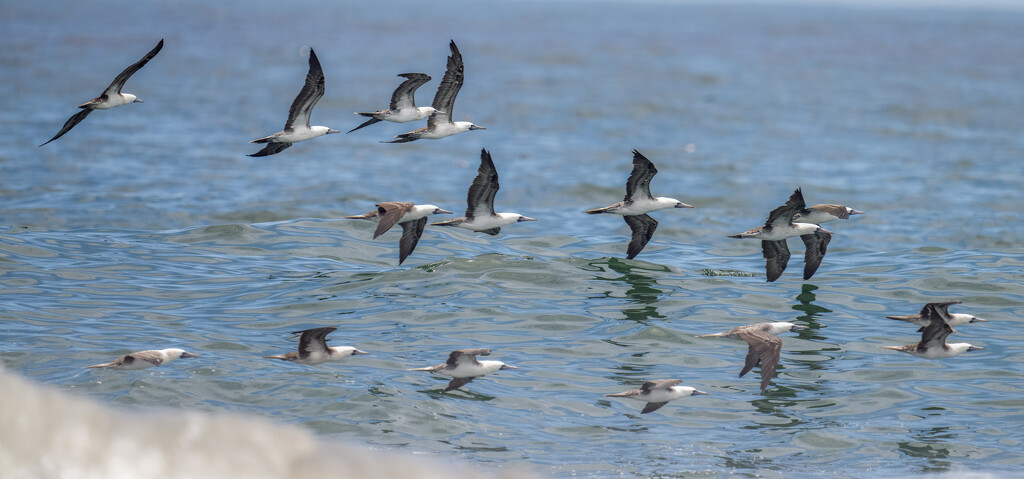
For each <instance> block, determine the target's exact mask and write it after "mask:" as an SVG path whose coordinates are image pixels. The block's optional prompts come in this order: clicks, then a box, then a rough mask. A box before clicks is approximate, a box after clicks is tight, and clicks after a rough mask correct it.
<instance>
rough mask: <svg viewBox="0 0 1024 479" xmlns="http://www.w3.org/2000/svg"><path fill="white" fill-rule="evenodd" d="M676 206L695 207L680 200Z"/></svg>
mask: <svg viewBox="0 0 1024 479" xmlns="http://www.w3.org/2000/svg"><path fill="white" fill-rule="evenodd" d="M676 208H693V207H692V206H690V205H688V204H686V203H683V202H679V203H676Z"/></svg>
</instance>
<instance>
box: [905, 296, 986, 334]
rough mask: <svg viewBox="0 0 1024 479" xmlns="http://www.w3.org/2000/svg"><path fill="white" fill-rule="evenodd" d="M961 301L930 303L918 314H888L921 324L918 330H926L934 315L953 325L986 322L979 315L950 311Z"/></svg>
mask: <svg viewBox="0 0 1024 479" xmlns="http://www.w3.org/2000/svg"><path fill="white" fill-rule="evenodd" d="M960 303H961V302H960V301H944V302H941V303H928V304H926V305H924V307H923V308H921V312H920V313H918V314H912V315H910V316H886V318H889V319H895V320H898V321H906V322H908V323H914V324H916V325H918V326H921V329H918V330H917V332H922V331H924V328H925V327H927V326H928V324H929V323H931V318H932V316H939V317H941V318H942V320H943V321H945V322H946V324H948V325H950V326H951V327H952V326H960V325H961V324H970V323H985V322H988V320H987V319H981V318H979V317H977V316H974V315H970V314H963V313H950V312H949V307H950V305H953V304H960Z"/></svg>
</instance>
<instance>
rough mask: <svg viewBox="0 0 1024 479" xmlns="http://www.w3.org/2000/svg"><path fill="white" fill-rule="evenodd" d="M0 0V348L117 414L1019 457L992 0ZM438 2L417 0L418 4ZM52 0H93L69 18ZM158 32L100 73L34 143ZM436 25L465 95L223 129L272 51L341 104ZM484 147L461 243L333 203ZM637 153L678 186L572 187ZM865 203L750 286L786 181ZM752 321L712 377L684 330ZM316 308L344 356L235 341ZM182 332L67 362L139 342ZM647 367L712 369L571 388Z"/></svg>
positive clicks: (799, 454)
mask: <svg viewBox="0 0 1024 479" xmlns="http://www.w3.org/2000/svg"><path fill="white" fill-rule="evenodd" d="M100 3H101V4H96V3H89V4H80V3H77V2H61V1H58V2H49V3H47V4H45V5H42V6H40V5H34V4H28V3H24V4H22V3H17V4H5V5H4V6H3V7H2V10H0V11H3V13H4V14H3V15H2V16H0V31H2V33H0V38H2V39H3V43H4V45H5V48H3V49H0V68H2V71H3V75H4V77H5V80H6V82H5V84H6V86H7V89H6V94H5V95H2V96H0V127H2V129H3V131H4V133H3V134H4V135H5V137H6V139H7V141H5V142H3V143H2V145H0V200H2V202H0V225H3V226H0V295H2V300H3V303H2V304H3V310H2V311H0V363H2V364H3V366H4V367H5V368H7V369H8V370H11V371H15V372H17V373H20V374H22V375H24V376H27V377H29V378H31V379H33V380H35V381H38V382H43V383H48V384H50V385H53V386H56V387H59V388H62V389H65V390H68V391H72V392H74V393H76V394H80V395H82V396H89V397H92V398H96V399H99V400H101V401H103V402H106V403H109V404H112V405H124V406H131V407H137V408H143V409H145V408H149V407H153V406H170V407H172V408H188V409H199V410H207V411H230V412H244V413H249V414H255V415H259V416H264V417H268V418H271V419H274V420H278V421H282V422H290V423H295V424H300V425H303V426H305V427H307V428H309V429H311V430H313V431H315V432H316V433H318V434H320V435H322V436H324V437H328V438H332V439H342V440H345V441H350V442H355V443H363V444H369V445H373V446H374V447H376V448H384V449H393V450H398V451H407V452H420V453H428V454H433V455H437V456H441V457H449V456H454V457H458V458H461V459H463V460H465V461H467V462H469V463H472V464H475V465H477V466H479V467H482V468H484V469H498V468H506V467H512V466H522V465H526V466H528V467H530V468H532V469H533V470H535V471H537V472H538V473H540V474H541V475H544V476H551V477H568V476H571V475H582V476H593V477H606V476H616V475H626V476H680V477H683V476H686V477H689V476H702V477H703V476H709V477H717V476H723V477H728V476H737V477H745V476H765V477H790V476H793V475H825V474H827V475H831V476H836V477H864V476H868V475H877V474H883V475H886V476H891V475H894V474H895V475H900V474H914V473H919V472H945V471H954V472H955V471H986V472H995V473H1006V474H1011V475H1012V474H1013V473H1019V472H1020V471H1022V470H1024V453H1022V452H1021V451H1022V448H1021V445H1022V442H1024V433H1022V432H1021V431H1022V428H1021V426H1022V425H1024V381H1022V379H1024V348H1022V346H1021V341H1022V340H1024V333H1022V332H1021V331H1022V327H1024V320H1022V319H1021V315H1022V314H1024V283H1022V282H1024V254H1022V249H1021V245H1022V244H1024V226H1022V225H1024V223H1022V221H1021V220H1022V217H1021V213H1020V205H1021V204H1022V202H1024V195H1022V193H1021V190H1022V185H1024V160H1022V159H1024V136H1022V135H1021V131H1024V114H1022V112H1024V93H1022V90H1021V88H1020V79H1021V78H1024V37H1021V36H1020V35H1019V32H1020V31H1021V28H1024V13H1022V12H1021V11H1019V10H1012V9H1011V10H972V9H966V8H953V9H944V10H927V9H923V8H906V9H900V8H881V7H842V8H840V7H835V8H826V7H796V6H784V5H774V6H770V5H759V6H750V5H742V4H733V5H721V6H713V5H701V4H689V3H683V4H677V3H642V2H640V3H632V2H590V1H580V2H446V3H444V4H443V6H440V7H439V6H437V5H434V4H433V3H422V2H397V3H388V4H386V5H385V4H383V3H381V4H378V3H377V2H299V3H297V4H296V7H295V9H294V11H291V12H288V14H282V13H272V12H273V9H274V8H275V5H277V4H276V3H274V2H269V1H266V2H264V1H259V2H241V1H238V2H213V3H207V2H177V3H173V4H171V3H168V4H166V5H163V4H157V5H154V4H150V3H139V4H129V5H122V6H119V8H120V10H119V14H118V15H116V16H103V17H96V16H95V15H92V16H90V12H94V11H96V10H103V11H110V10H111V9H113V8H114V4H113V3H106V2H100ZM435 8H437V9H435ZM82 18H92V19H93V20H92V21H90V22H84V23H83V22H81V21H80V19H82ZM159 38H165V39H166V46H165V48H164V50H163V51H162V52H161V53H160V54H159V55H158V56H157V57H156V58H155V59H154V60H153V61H152V62H150V64H149V65H147V66H146V67H145V68H144V69H142V70H141V71H140V72H139V73H138V74H136V75H135V76H134V77H132V79H131V80H130V81H129V82H128V84H127V86H126V87H125V91H126V92H132V93H135V94H137V95H138V96H139V97H140V98H143V99H144V100H145V103H143V104H136V105H130V106H127V107H123V108H117V109H115V110H110V111H100V112H96V113H94V114H92V115H91V116H90V117H89V118H88V119H87V120H86V121H84V122H82V123H81V124H80V125H78V126H77V127H76V128H75V129H74V130H72V131H71V132H70V133H68V134H67V135H66V136H65V137H63V138H61V139H59V140H57V141H55V142H54V143H51V144H49V145H46V146H45V147H41V148H40V147H37V146H36V145H38V144H40V143H42V142H43V141H45V140H47V139H49V138H50V136H52V135H53V134H54V133H55V132H56V131H57V130H58V129H59V127H60V125H61V124H63V122H64V121H65V120H66V119H67V117H68V116H70V115H71V114H72V113H74V106H75V105H77V104H79V103H81V102H84V101H86V100H88V99H89V98H92V97H93V96H95V95H96V94H98V93H99V91H100V90H101V89H102V88H103V87H104V86H105V85H106V84H107V83H108V82H109V81H110V80H111V79H112V78H113V76H114V75H116V73H117V72H118V71H120V70H121V69H122V68H124V67H125V66H126V65H127V64H129V63H131V62H132V61H135V60H136V59H137V58H138V57H140V56H141V55H142V54H143V53H145V52H146V51H147V50H148V49H149V48H151V47H152V45H153V44H155V43H156V41H157V40H158V39H159ZM449 39H454V40H455V41H456V42H458V44H459V46H460V48H461V50H462V53H463V56H464V57H465V61H466V84H465V87H464V88H463V89H462V91H461V92H460V94H459V98H458V102H457V104H456V110H455V116H456V117H457V118H458V119H466V120H471V121H473V122H474V123H477V124H480V125H483V126H486V127H487V128H488V129H487V130H485V131H473V132H467V133H463V134H461V135H459V136H456V137H452V138H447V139H443V140H439V141H426V140H424V141H419V142H414V143H410V144H402V145H390V144H381V143H379V142H380V141H381V140H387V139H390V137H391V136H393V135H395V134H398V133H402V132H405V131H409V130H412V129H414V128H417V127H418V126H419V125H417V124H413V123H410V124H404V125H403V124H390V123H387V124H377V125H373V126H372V127H368V128H365V129H363V130H360V131H358V132H355V133H352V134H349V135H330V136H327V137H324V138H318V139H316V140H313V141H310V142H305V143H301V144H297V145H295V146H294V147H292V148H290V149H289V150H287V151H285V152H283V153H281V154H279V155H276V156H272V157H269V158H249V157H246V156H245V155H246V154H248V153H253V152H255V151H256V150H257V148H254V146H255V145H250V144H248V143H247V142H248V140H250V139H253V138H258V137H262V136H265V135H267V134H270V133H273V132H274V131H277V130H278V129H279V128H280V126H281V123H282V121H283V120H284V116H285V113H286V111H287V109H288V106H289V104H290V102H291V100H292V98H293V97H294V95H295V94H296V93H297V91H298V88H299V87H300V85H301V82H302V79H303V77H304V74H305V68H306V63H305V62H306V60H305V57H304V54H305V50H306V49H307V48H308V47H313V48H315V49H316V51H317V55H318V57H319V58H320V61H321V62H322V64H323V66H324V71H325V75H326V78H327V94H326V96H325V97H324V99H323V100H322V101H321V102H320V104H319V105H318V106H317V109H316V110H315V111H314V113H313V123H314V124H325V125H329V126H331V127H332V128H336V129H339V130H342V131H347V130H349V129H351V128H352V127H354V126H356V125H358V124H359V122H360V120H359V118H358V117H356V116H354V115H352V114H351V112H353V111H367V109H371V110H372V109H377V108H382V107H384V106H386V104H387V100H388V96H389V95H390V93H391V91H392V90H393V88H394V87H395V86H396V85H397V84H398V80H399V79H398V78H397V77H395V76H394V75H395V74H398V73H403V72H407V71H422V72H426V73H428V74H430V75H431V76H433V77H434V80H433V81H431V82H430V83H428V84H427V85H426V86H424V87H423V89H422V90H421V91H420V92H419V94H418V95H417V99H418V101H419V103H420V104H422V105H426V104H429V101H430V98H431V96H432V94H433V91H434V89H435V88H436V86H437V84H438V82H439V80H440V78H441V76H442V73H443V71H442V68H443V66H444V57H445V55H446V54H447V53H448V52H447V42H448V40H449ZM481 148H487V149H489V150H490V151H491V152H492V154H493V155H494V160H495V163H496V165H497V168H498V171H499V173H500V175H501V185H502V189H501V191H500V192H499V193H498V197H497V206H498V209H499V211H516V212H520V213H522V214H525V215H528V216H531V217H536V218H539V219H540V221H538V222H536V223H520V224H514V225H511V226H508V227H505V228H503V229H502V233H501V234H500V235H498V236H495V237H490V236H487V237H485V236H484V235H477V234H470V233H467V232H464V231H462V230H459V231H452V230H440V229H437V228H428V229H427V231H426V232H425V233H424V235H423V238H422V239H421V241H420V243H419V246H418V247H417V249H416V251H415V252H414V253H413V255H412V256H410V258H409V259H407V260H406V262H405V264H404V265H402V266H398V265H397V254H398V253H397V240H398V237H399V234H398V233H397V232H390V233H388V234H386V235H384V236H383V237H381V238H379V239H378V240H371V239H370V238H371V236H372V233H373V227H372V226H373V225H372V224H370V223H368V222H359V221H352V220H344V219H341V217H342V216H345V215H351V214H359V213H363V212H365V211H369V210H370V209H371V208H372V207H373V204H374V203H376V202H379V201H388V200H401V201H415V202H418V203H433V204H436V205H439V206H441V207H443V208H446V209H449V210H453V211H456V212H457V213H461V211H462V205H463V204H464V202H465V192H466V187H467V186H468V184H469V182H470V181H471V180H472V178H473V176H474V175H475V172H476V171H475V170H476V165H477V162H478V158H479V151H480V149H481ZM633 148H637V149H639V150H640V151H642V152H643V153H645V154H646V155H647V156H648V157H649V158H651V160H652V161H654V162H655V164H656V165H657V166H658V169H659V174H658V176H657V177H655V179H654V181H653V187H652V189H653V190H654V193H655V194H660V195H667V196H673V197H676V198H679V199H680V200H682V201H684V202H686V203H689V204H692V205H694V206H696V207H697V208H696V209H692V210H690V209H687V210H666V211H661V212H657V213H654V214H653V215H652V216H655V217H656V218H657V219H658V221H659V222H660V226H659V228H658V231H657V233H656V234H655V236H654V239H653V240H652V242H651V243H650V244H649V245H648V246H647V248H646V249H645V250H644V252H643V253H642V254H641V255H640V256H638V257H637V258H636V259H635V260H626V259H624V258H623V257H624V255H625V248H626V242H627V240H628V234H629V231H628V228H627V227H626V226H625V225H624V224H623V222H622V220H621V219H619V218H618V217H612V216H610V215H609V216H596V217H595V216H587V215H583V214H582V213H581V211H582V210H584V209H587V208H592V207H597V206H603V205H606V204H609V203H612V202H615V201H618V200H619V199H620V198H621V196H622V192H623V184H624V180H625V177H626V175H627V174H628V172H629V169H630V163H629V161H630V151H631V150H632V149H633ZM798 186H799V187H802V188H803V191H804V194H805V197H806V198H807V199H808V202H810V203H843V204H847V205H850V206H853V207H855V208H857V209H860V210H864V211H867V212H868V214H867V215H864V216H861V217H855V218H854V219H851V220H849V221H840V222H836V223H830V224H829V225H828V226H827V227H828V229H830V230H832V231H834V232H835V233H836V235H835V237H834V238H833V241H832V243H831V244H830V247H829V251H828V255H827V256H826V257H825V260H824V263H823V264H822V266H821V268H820V269H819V270H818V272H817V274H816V275H815V276H814V277H813V278H812V279H811V280H809V281H800V277H799V272H800V265H799V257H800V255H801V250H802V246H800V247H799V248H798V247H797V246H798V243H799V242H798V241H796V240H793V241H791V244H792V246H793V248H794V259H793V260H792V263H794V264H791V265H790V269H789V271H787V273H786V274H785V275H784V276H783V277H782V278H781V279H780V280H779V281H777V282H775V283H766V282H765V280H764V270H763V268H764V264H763V262H764V260H763V259H762V258H761V255H760V252H759V248H758V245H757V243H756V242H753V241H736V240H731V239H728V238H726V235H728V234H732V233H737V232H739V231H743V230H745V229H748V228H750V227H753V226H756V225H757V224H759V222H761V221H763V218H764V217H765V216H766V215H767V213H768V211H770V210H771V209H772V208H774V207H775V206H778V205H780V204H782V203H783V202H784V201H785V199H786V198H787V197H788V195H789V194H790V193H791V192H792V191H793V189H794V188H796V187H798ZM949 299H957V300H961V301H963V303H964V304H963V305H958V306H954V307H953V308H954V311H960V312H970V313H972V314H975V315H977V316H979V317H982V318H986V319H989V320H990V322H988V323H984V324H972V325H966V326H961V327H959V328H958V333H957V334H956V335H954V336H952V337H951V340H953V339H956V340H958V341H968V342H971V343H972V344H975V345H978V346H983V347H984V348H985V350H983V351H975V352H971V353H967V354H964V355H963V356H960V357H958V358H955V359H947V360H937V361H927V360H921V359H917V358H914V357H911V356H909V355H905V354H901V353H898V352H895V351H888V350H884V349H882V348H881V346H885V345H898V344H907V343H911V342H915V341H916V333H915V332H914V328H913V327H910V326H907V325H905V324H902V323H898V322H895V321H890V320H887V319H885V316H886V315H898V314H911V313H914V312H916V311H917V310H919V309H920V307H921V306H922V305H923V304H924V303H926V302H928V301H939V300H949ZM765 320H768V321H791V322H794V323H797V324H802V325H806V326H809V329H807V330H803V331H800V332H798V333H791V334H786V335H784V336H785V338H784V346H783V354H782V361H781V362H780V365H779V371H778V376H777V377H776V378H775V380H774V381H773V383H772V385H771V386H770V387H769V388H768V390H767V391H765V392H764V393H761V392H760V391H759V387H758V386H759V384H758V383H759V377H760V375H759V371H758V370H757V369H755V371H754V372H752V373H750V374H748V375H747V376H745V377H743V378H737V377H736V375H737V373H738V371H739V369H740V368H741V366H742V361H743V357H744V355H745V352H746V347H745V344H743V343H741V342H735V341H730V340H726V339H719V338H697V337H696V336H697V335H700V334H707V333H711V332H717V331H720V330H724V329H728V328H730V327H733V326H737V325H741V324H746V323H750V322H756V321H765ZM316 326H338V328H339V329H338V331H336V332H335V333H333V334H332V338H333V342H332V344H335V345H340V344H345V345H353V346H356V347H358V348H360V349H362V350H365V351H369V352H371V353H372V354H371V355H369V356H359V357H354V358H350V359H349V360H346V361H344V362H340V363H331V364H324V365H320V366H315V367H302V366H296V365H291V364H282V363H278V362H271V361H269V360H266V359H262V356H265V355H269V354H278V353H282V352H285V351H288V350H290V349H292V348H294V347H295V344H294V343H293V342H290V341H289V340H288V337H289V335H288V333H289V332H291V331H295V330H299V329H305V328H310V327H316ZM172 346H177V347H182V348H185V349H188V350H190V351H195V352H198V353H200V354H201V355H202V358H199V359H191V360H182V361H180V362H175V363H172V364H169V365H166V366H164V367H161V368H157V369H149V370H145V371H134V372H124V371H107V370H84V369H82V368H83V367H84V366H87V365H90V364H96V363H99V362H103V361H106V360H109V359H111V358H113V357H116V356H117V355H120V354H125V353H127V352H130V351H137V350H143V349H152V348H163V347H172ZM470 347H472V348H476V347H487V348H492V349H493V350H494V353H493V354H492V355H491V356H490V359H497V360H501V361H504V362H507V363H509V364H512V365H515V366H518V367H519V368H520V369H518V370H508V371H500V372H497V373H494V374H491V375H488V376H486V377H484V378H480V379H477V380H476V381H473V382H472V383H470V384H469V385H467V386H466V387H464V388H462V389H460V390H458V391H456V392H452V393H443V392H442V389H443V387H444V385H445V384H446V383H445V381H444V380H443V379H441V378H439V377H433V376H430V375H429V374H426V373H421V372H411V371H407V369H408V368H411V367H419V366H427V365H431V364H435V363H438V362H441V361H443V359H444V358H445V357H446V355H447V353H448V352H449V351H451V350H453V349H459V348H470ZM657 378H680V379H683V381H684V384H687V385H690V386H694V387H697V388H699V389H701V390H704V391H707V392H709V393H711V395H709V396H701V397H694V398H687V399H684V400H679V401H675V402H672V403H670V404H669V405H667V406H666V407H664V408H662V409H660V410H658V411H657V412H655V413H652V414H646V415H643V416H641V415H640V414H639V410H640V403H637V402H634V401H627V400H620V399H611V398H605V397H604V394H608V393H613V392H620V391H623V390H626V389H631V388H634V387H638V386H639V384H641V383H642V382H643V381H644V380H646V379H657Z"/></svg>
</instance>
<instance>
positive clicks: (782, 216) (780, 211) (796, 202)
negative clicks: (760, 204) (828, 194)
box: [764, 188, 806, 227]
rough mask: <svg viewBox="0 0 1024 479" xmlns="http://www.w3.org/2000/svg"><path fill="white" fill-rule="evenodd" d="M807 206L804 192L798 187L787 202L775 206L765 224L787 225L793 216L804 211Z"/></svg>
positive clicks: (768, 225)
mask: <svg viewBox="0 0 1024 479" xmlns="http://www.w3.org/2000/svg"><path fill="white" fill-rule="evenodd" d="M805 207H806V204H804V194H803V192H801V191H800V188H797V189H796V191H794V192H793V194H792V195H790V197H789V200H787V201H786V204H784V205H782V206H780V207H778V208H775V209H774V210H772V212H771V213H769V214H768V221H766V222H765V223H764V225H765V226H767V227H775V226H786V225H788V224H790V223H792V222H793V216H794V215H796V214H797V213H799V212H801V211H803V210H804V209H805Z"/></svg>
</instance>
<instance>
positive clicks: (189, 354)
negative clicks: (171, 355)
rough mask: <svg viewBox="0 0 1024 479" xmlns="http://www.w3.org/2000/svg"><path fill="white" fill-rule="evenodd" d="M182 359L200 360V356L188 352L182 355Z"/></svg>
mask: <svg viewBox="0 0 1024 479" xmlns="http://www.w3.org/2000/svg"><path fill="white" fill-rule="evenodd" d="M181 357H182V358H198V357H199V355H198V354H192V353H188V352H186V353H181Z"/></svg>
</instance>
